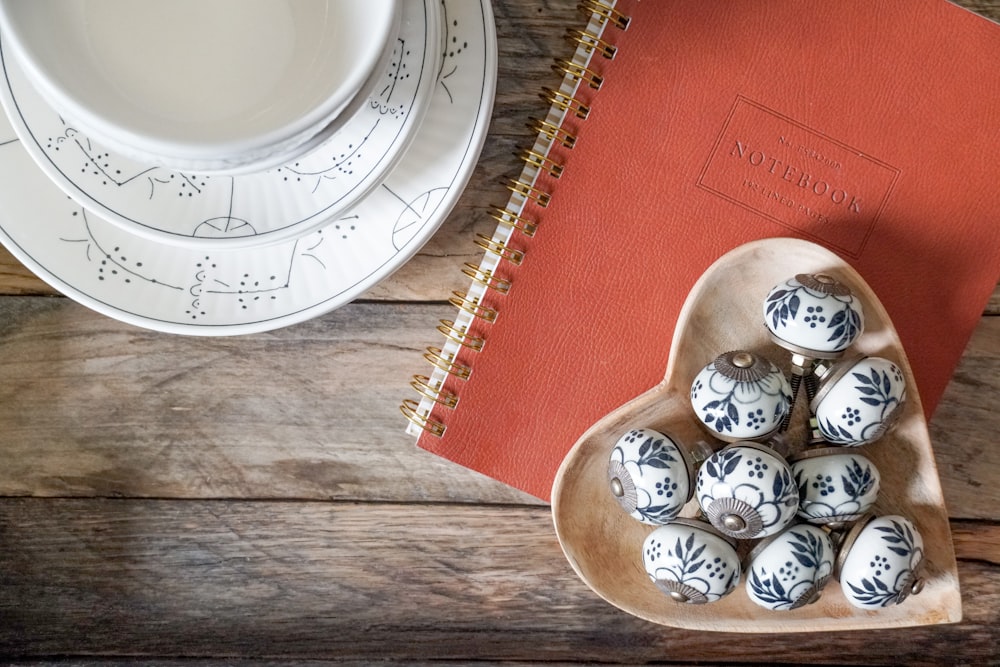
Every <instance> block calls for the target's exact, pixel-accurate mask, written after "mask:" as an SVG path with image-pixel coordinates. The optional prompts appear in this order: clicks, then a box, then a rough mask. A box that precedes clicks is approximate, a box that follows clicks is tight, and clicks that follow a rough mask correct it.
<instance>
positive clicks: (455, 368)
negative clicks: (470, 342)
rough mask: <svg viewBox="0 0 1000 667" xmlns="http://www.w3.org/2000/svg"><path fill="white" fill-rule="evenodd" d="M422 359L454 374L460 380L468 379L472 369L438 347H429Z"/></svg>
mask: <svg viewBox="0 0 1000 667" xmlns="http://www.w3.org/2000/svg"><path fill="white" fill-rule="evenodd" d="M424 359H426V360H427V361H429V362H430V363H431V365H432V366H434V367H435V368H439V369H441V370H443V371H444V372H445V373H448V374H450V375H454V376H455V377H457V378H458V379H460V380H468V379H469V376H470V375H472V369H471V368H469V367H468V366H466V365H464V364H460V363H458V362H457V361H455V355H453V354H445V353H444V352H443V351H442V350H441V348H440V347H429V348H427V351H426V352H425V353H424Z"/></svg>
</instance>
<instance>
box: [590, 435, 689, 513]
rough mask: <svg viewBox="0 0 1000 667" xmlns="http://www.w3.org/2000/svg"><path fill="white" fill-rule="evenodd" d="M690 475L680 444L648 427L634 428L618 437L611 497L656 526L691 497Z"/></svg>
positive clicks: (611, 471)
mask: <svg viewBox="0 0 1000 667" xmlns="http://www.w3.org/2000/svg"><path fill="white" fill-rule="evenodd" d="M691 475H692V473H691V465H690V464H689V463H688V457H687V455H686V452H685V451H684V450H683V449H682V448H681V446H680V444H679V443H678V442H677V441H676V440H674V439H673V438H671V437H670V436H668V435H666V434H664V433H660V432H659V431H654V430H652V429H648V428H637V429H632V430H631V431H629V432H628V433H626V434H625V435H623V436H622V437H621V438H619V439H618V442H616V443H615V446H614V448H612V450H611V458H610V461H609V462H608V485H609V487H610V489H611V494H612V495H613V496H614V497H615V499H616V500H617V501H618V503H619V504H620V505H621V506H622V508H623V509H624V510H625V511H626V512H628V514H629V515H630V516H632V517H633V518H635V519H638V520H639V521H641V522H643V523H648V524H654V525H659V524H665V523H669V522H671V521H673V520H674V519H675V518H676V517H677V515H678V514H680V512H681V510H682V509H683V508H684V505H685V503H687V501H688V500H689V499H690V497H691V490H692V486H693V485H692V483H691Z"/></svg>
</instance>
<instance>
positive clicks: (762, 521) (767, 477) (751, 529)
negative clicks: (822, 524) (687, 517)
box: [695, 442, 799, 539]
mask: <svg viewBox="0 0 1000 667" xmlns="http://www.w3.org/2000/svg"><path fill="white" fill-rule="evenodd" d="M695 497H696V498H697V499H698V504H699V505H700V506H701V509H702V511H703V512H704V513H705V516H706V517H707V518H708V520H709V521H710V522H711V523H712V525H713V526H715V527H716V528H717V529H718V530H720V531H721V532H723V533H725V534H726V535H729V536H731V537H736V538H739V539H749V538H754V537H767V536H768V535H774V534H775V533H778V532H780V531H781V529H783V528H784V527H785V526H787V525H788V524H789V523H790V522H791V521H792V519H794V518H795V512H796V510H797V509H798V507H799V490H798V488H797V487H796V486H795V481H794V480H793V479H792V472H791V469H790V468H789V467H788V464H787V463H786V462H785V460H784V459H783V458H781V457H780V456H778V455H777V454H775V453H774V452H773V451H772V450H770V449H768V448H767V447H764V446H762V445H759V444H757V443H753V442H739V443H733V444H730V445H727V446H726V447H723V448H722V449H720V450H719V451H718V452H715V453H714V454H712V455H711V456H710V457H708V459H707V460H706V461H705V463H704V464H702V466H701V468H699V469H698V473H697V476H696V481H695Z"/></svg>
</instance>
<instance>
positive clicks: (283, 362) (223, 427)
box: [0, 0, 1000, 664]
mask: <svg viewBox="0 0 1000 667" xmlns="http://www.w3.org/2000/svg"><path fill="white" fill-rule="evenodd" d="M962 4H965V5H966V6H969V7H971V8H973V9H975V10H976V11H980V12H981V13H983V14H985V15H988V16H991V17H994V18H1000V1H997V0H994V1H992V2H971V1H969V0H965V1H964V2H963V3H962ZM495 12H496V21H497V28H498V32H499V46H500V71H499V81H498V93H497V100H496V109H495V113H494V116H493V124H492V126H491V132H490V135H489V138H488V140H487V143H486V148H485V151H484V154H483V156H482V159H481V161H480V163H479V166H478V168H477V170H476V172H475V175H474V177H473V179H472V182H471V184H470V185H469V187H468V189H467V191H466V193H465V194H464V196H463V197H462V199H461V201H460V203H459V204H458V206H457V208H456V209H455V211H454V212H453V213H452V215H451V216H450V217H449V218H448V220H447V221H446V222H445V223H444V225H443V226H442V228H441V229H440V231H439V232H438V234H437V235H436V236H435V237H434V238H433V239H432V240H431V241H430V242H429V243H428V244H427V245H426V246H425V247H424V249H423V250H422V252H421V253H420V254H419V256H418V257H416V258H415V259H414V260H412V261H411V262H410V263H409V264H407V265H406V266H405V267H404V268H403V269H402V270H400V271H399V272H398V273H397V274H396V275H395V276H393V277H391V278H390V279H388V280H386V281H385V282H384V283H383V284H381V285H379V286H378V287H376V288H375V289H373V290H371V291H370V292H369V293H367V294H365V295H364V297H363V298H362V299H360V300H358V301H357V302H355V303H353V304H351V305H348V306H346V307H344V308H342V309H340V310H337V311H335V312H332V313H330V314H328V315H326V316H323V317H320V318H317V319H315V320H312V321H309V322H306V323H304V324H300V325H297V326H292V327H289V328H285V329H281V330H278V331H274V332H271V333H264V334H258V335H247V336H240V337H235V338H222V339H212V338H208V339H204V338H190V337H179V336H172V335H167V334H160V333H154V332H150V331H146V330H143V329H139V328H135V327H133V326H130V325H126V324H122V323H119V322H117V321H115V320H111V319H108V318H107V317H104V316H102V315H98V314H96V313H94V312H92V311H90V310H88V309H86V308H84V307H82V306H80V305H77V304H76V303H74V302H73V301H70V300H69V299H67V298H64V297H61V296H58V295H57V294H55V293H54V292H53V290H51V289H50V288H48V287H47V286H46V285H45V284H44V283H42V282H41V281H39V280H38V279H37V278H35V277H33V276H32V275H31V274H30V272H29V271H27V270H26V269H25V268H23V267H22V266H20V265H19V264H18V263H17V262H16V261H15V260H14V259H13V258H12V257H11V256H10V255H9V254H7V253H6V252H5V251H0V377H2V383H0V656H7V657H11V658H12V659H13V660H14V661H17V660H23V661H27V662H33V663H34V662H48V661H51V662H74V663H76V662H83V663H100V664H107V663H118V662H121V663H129V664H133V663H136V662H148V663H149V664H201V663H205V664H217V663H219V662H226V663H230V664H231V663H254V664H262V663H276V662H286V661H296V660H301V661H303V662H305V661H309V660H341V661H353V662H362V663H363V662H369V661H371V660H374V659H385V660H400V661H405V662H408V663H414V662H418V663H429V662H435V661H445V660H448V661H457V662H477V661H505V660H506V661H514V662H517V661H523V662H532V663H534V662H571V661H593V662H645V661H658V662H676V663H686V662H693V661H701V662H706V663H712V662H727V663H731V662H750V663H753V662H760V663H801V662H823V663H853V664H857V663H884V664H919V663H924V664H950V663H972V664H981V663H984V662H993V663H998V662H1000V630H998V629H997V628H998V625H1000V493H998V491H997V489H998V486H1000V446H998V445H997V436H996V434H997V433H1000V410H997V406H998V397H1000V290H998V291H997V292H995V293H994V296H993V299H992V300H991V303H990V305H989V306H988V307H987V310H986V312H985V313H984V315H983V318H982V322H981V323H980V325H979V327H978V328H977V329H976V332H975V335H974V336H973V338H972V340H971V342H970V343H969V346H968V349H967V350H966V352H965V355H964V357H963V358H962V361H961V364H960V365H959V367H958V369H957V372H956V374H955V376H954V379H953V380H952V382H951V384H950V386H949V387H948V390H947V392H946V394H945V397H944V400H943V402H942V403H941V406H940V408H939V409H938V411H937V413H936V414H935V416H934V418H933V421H932V422H931V436H932V441H933V442H934V447H935V452H936V456H937V461H938V465H939V468H940V474H941V477H942V484H943V486H944V491H945V497H946V501H947V506H948V510H949V514H950V516H951V527H952V533H953V537H954V541H955V548H956V551H957V553H958V558H959V574H960V578H961V588H962V596H963V602H964V614H965V618H964V620H963V621H962V622H961V623H959V624H956V625H943V626H925V627H919V628H910V629H901V630H891V631H877V632H868V633H839V634H827V633H820V634H812V635H793V634H789V635H774V636H766V637H764V636H743V635H736V634H724V633H697V632H691V631H685V630H677V629H671V628H666V627H662V626H658V625H653V624H650V623H647V622H645V621H641V620H639V619H637V618H634V617H631V616H629V615H627V614H625V613H623V612H621V611H619V610H617V609H615V608H614V607H611V606H610V605H608V604H607V603H605V602H604V601H602V600H601V599H599V598H598V597H597V596H596V595H594V594H593V593H592V592H591V591H590V590H589V589H588V588H587V587H586V586H585V585H584V584H583V583H582V582H580V581H579V580H578V579H577V578H576V576H575V575H574V574H573V572H572V570H571V569H570V567H569V565H568V564H567V562H566V561H565V559H564V557H563V555H562V552H561V551H560V548H559V545H558V542H557V540H556V537H555V534H554V532H553V529H552V525H551V518H550V512H549V508H548V507H547V506H545V505H544V504H542V503H541V502H539V501H537V500H535V499H533V498H530V497H527V496H525V495H523V494H521V493H519V492H516V491H514V490H512V489H510V488H508V487H506V486H504V485H501V484H499V483H497V482H495V481H493V480H489V479H486V478H484V477H481V476H479V475H477V474H475V473H472V472H470V471H468V470H465V469H463V468H460V467H458V466H456V465H453V464H451V463H448V462H446V461H444V460H441V459H438V458H436V457H434V456H432V455H430V454H428V453H426V452H423V451H421V450H418V449H417V448H416V447H415V445H414V440H413V439H412V438H411V437H410V436H408V435H406V434H405V433H404V426H405V423H406V422H405V420H404V419H403V417H402V416H401V414H400V412H399V410H398V405H399V403H400V401H401V400H402V399H403V398H408V397H411V396H413V394H412V390H411V389H410V388H409V381H410V377H411V376H412V375H413V374H415V373H424V372H426V371H427V370H428V367H427V365H426V362H425V361H424V360H423V358H422V352H423V350H424V348H425V347H426V346H427V345H433V344H438V343H439V337H438V334H437V333H436V332H435V330H434V328H435V325H436V324H437V321H438V320H439V319H441V318H446V317H449V316H451V315H452V314H453V312H454V311H453V307H452V306H450V305H448V304H447V302H446V299H447V297H448V295H450V293H451V290H453V289H462V288H464V287H465V286H466V281H467V279H466V278H465V277H464V276H463V275H462V274H461V271H460V267H461V266H462V264H463V263H464V262H477V261H478V259H479V256H480V251H479V250H478V249H477V248H476V246H475V245H474V244H473V243H472V239H473V237H474V234H475V232H477V231H478V232H483V233H490V232H491V231H492V229H493V222H492V220H491V219H490V218H489V216H488V215H487V214H486V208H487V206H488V205H489V204H495V203H501V204H502V203H503V202H504V201H506V196H505V194H504V193H505V188H504V185H503V182H504V179H505V178H508V177H514V176H516V175H517V174H518V172H519V163H518V160H517V158H516V157H515V156H514V152H515V151H516V150H517V149H519V148H523V147H525V146H526V145H527V144H528V142H529V137H528V131H527V129H526V125H527V123H528V119H529V117H539V116H541V115H542V114H543V113H544V111H545V108H544V102H542V100H541V99H540V98H539V96H538V94H537V93H538V90H539V86H540V85H542V84H543V83H548V84H549V85H552V84H555V83H556V81H555V80H554V78H555V77H556V75H555V74H554V73H553V72H552V70H551V69H550V63H551V62H552V60H553V58H555V57H558V56H565V55H567V44H566V42H565V41H564V40H563V35H564V32H565V27H566V26H569V25H582V20H583V19H582V15H581V14H579V13H578V12H577V11H576V9H575V7H574V2H572V1H570V0H566V1H560V2H556V1H546V2H538V1H537V0H504V1H502V2H501V1H498V2H496V4H495ZM998 75H1000V64H998ZM998 122H1000V119H998Z"/></svg>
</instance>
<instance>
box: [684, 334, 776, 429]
mask: <svg viewBox="0 0 1000 667" xmlns="http://www.w3.org/2000/svg"><path fill="white" fill-rule="evenodd" d="M691 406H692V407H693V408H694V411H695V414H696V415H697V416H698V419H699V420H700V421H701V422H702V423H703V424H704V425H705V427H706V428H708V430H709V431H711V432H712V434H713V435H715V436H716V437H717V438H719V439H720V440H722V441H724V442H736V441H738V440H759V439H763V438H767V437H769V436H771V435H773V434H774V433H775V432H777V430H778V429H779V427H780V426H781V424H782V423H783V422H784V420H785V417H786V416H787V415H788V412H789V410H791V406H792V388H791V386H790V385H789V384H788V379H787V378H785V374H784V373H782V372H781V370H780V369H779V368H778V367H777V366H775V365H774V364H773V363H771V362H770V361H769V360H767V359H765V358H764V357H762V356H760V355H759V354H754V353H752V352H747V351H745V350H735V351H731V352H725V353H723V354H720V355H719V356H718V357H716V358H715V360H713V361H712V362H711V363H710V364H708V365H707V366H705V367H704V368H703V369H702V370H701V371H700V372H699V373H698V375H696V376H695V379H694V382H692V383H691Z"/></svg>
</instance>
